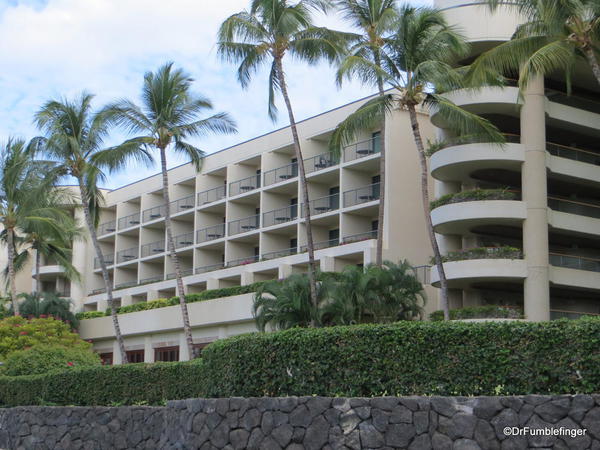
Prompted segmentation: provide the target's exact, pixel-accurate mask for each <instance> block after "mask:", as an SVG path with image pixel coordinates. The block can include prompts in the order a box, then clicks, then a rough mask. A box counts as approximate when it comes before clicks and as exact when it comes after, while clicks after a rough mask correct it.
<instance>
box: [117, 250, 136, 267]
mask: <svg viewBox="0 0 600 450" xmlns="http://www.w3.org/2000/svg"><path fill="white" fill-rule="evenodd" d="M138 254H139V249H138V247H133V248H128V249H127V250H121V251H120V252H117V264H120V263H124V262H127V261H131V260H133V259H137V258H138Z"/></svg>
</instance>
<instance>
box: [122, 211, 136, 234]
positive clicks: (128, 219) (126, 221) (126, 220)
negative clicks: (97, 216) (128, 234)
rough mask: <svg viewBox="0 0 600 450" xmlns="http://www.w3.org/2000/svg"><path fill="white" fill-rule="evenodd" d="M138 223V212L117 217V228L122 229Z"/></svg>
mask: <svg viewBox="0 0 600 450" xmlns="http://www.w3.org/2000/svg"><path fill="white" fill-rule="evenodd" d="M139 224H140V213H139V212H137V213H134V214H130V215H128V216H125V217H121V218H120V219H119V230H124V229H125V228H130V227H134V226H136V225H139Z"/></svg>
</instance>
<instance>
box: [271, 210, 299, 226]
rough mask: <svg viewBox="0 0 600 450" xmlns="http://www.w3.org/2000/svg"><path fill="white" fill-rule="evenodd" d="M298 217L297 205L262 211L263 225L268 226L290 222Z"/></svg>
mask: <svg viewBox="0 0 600 450" xmlns="http://www.w3.org/2000/svg"><path fill="white" fill-rule="evenodd" d="M297 217H298V205H290V206H286V207H285V208H278V209H274V210H273V211H267V212H266V213H263V227H270V226H271V225H277V224H280V223H286V222H291V221H292V220H295V219H296V218H297Z"/></svg>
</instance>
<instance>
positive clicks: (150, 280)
mask: <svg viewBox="0 0 600 450" xmlns="http://www.w3.org/2000/svg"><path fill="white" fill-rule="evenodd" d="M163 280H164V277H163V276H162V275H154V276H152V277H148V278H142V279H141V280H140V284H149V283H157V282H159V281H163Z"/></svg>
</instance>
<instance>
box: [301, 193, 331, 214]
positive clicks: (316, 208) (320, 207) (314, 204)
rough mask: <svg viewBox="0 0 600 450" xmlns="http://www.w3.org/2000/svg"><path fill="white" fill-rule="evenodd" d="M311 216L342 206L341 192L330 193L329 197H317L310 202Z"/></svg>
mask: <svg viewBox="0 0 600 450" xmlns="http://www.w3.org/2000/svg"><path fill="white" fill-rule="evenodd" d="M308 204H309V208H310V214H311V216H316V215H318V214H324V213H327V212H331V211H335V210H336V209H339V207H340V194H333V195H328V196H327V197H321V198H316V199H314V200H311V201H310V202H308ZM302 217H304V208H302Z"/></svg>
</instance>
